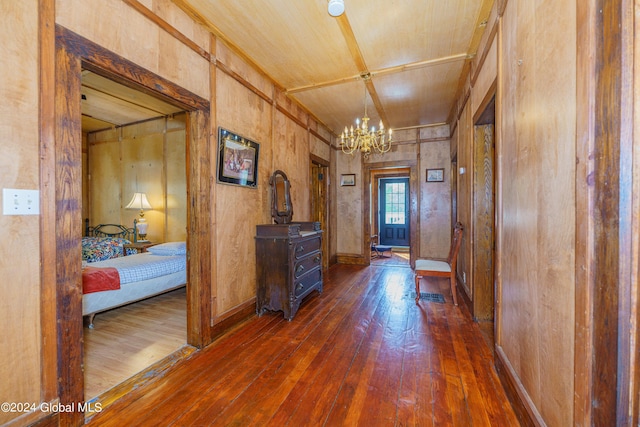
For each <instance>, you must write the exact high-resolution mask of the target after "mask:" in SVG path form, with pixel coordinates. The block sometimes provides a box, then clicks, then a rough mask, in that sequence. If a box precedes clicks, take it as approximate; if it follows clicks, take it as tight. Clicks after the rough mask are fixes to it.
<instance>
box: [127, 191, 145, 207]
mask: <svg viewBox="0 0 640 427" xmlns="http://www.w3.org/2000/svg"><path fill="white" fill-rule="evenodd" d="M125 209H140V210H144V209H151V205H150V204H149V200H148V199H147V195H146V193H134V194H133V198H132V199H131V201H130V202H129V204H128V205H127V206H126V207H125Z"/></svg>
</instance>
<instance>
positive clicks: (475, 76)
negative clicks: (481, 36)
mask: <svg viewBox="0 0 640 427" xmlns="http://www.w3.org/2000/svg"><path fill="white" fill-rule="evenodd" d="M485 31H487V29H486V28H485ZM496 34H498V20H497V19H496V20H495V21H493V25H492V26H491V28H489V36H488V37H487V44H486V45H485V46H484V49H483V50H482V53H481V54H480V58H479V59H478V66H477V67H476V69H475V70H473V74H472V75H471V87H474V86H475V85H476V80H477V79H478V75H480V71H481V70H482V66H483V65H484V62H485V61H486V59H487V55H489V51H490V50H491V45H492V44H493V41H494V39H495V37H496ZM496 65H497V64H496Z"/></svg>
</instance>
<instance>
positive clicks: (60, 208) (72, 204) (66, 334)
mask: <svg viewBox="0 0 640 427" xmlns="http://www.w3.org/2000/svg"><path fill="white" fill-rule="evenodd" d="M83 68H88V69H92V70H94V71H96V72H99V73H100V74H101V75H105V76H106V77H109V78H113V79H114V80H116V81H118V82H121V83H125V84H127V85H128V86H132V87H135V88H137V89H139V90H142V91H143V92H146V93H149V94H151V95H154V96H157V97H160V98H162V99H164V100H166V101H168V102H171V103H172V104H173V105H177V106H180V107H182V108H185V109H186V110H188V111H190V113H189V116H188V127H187V132H186V133H187V171H188V172H187V173H188V176H187V192H188V207H187V217H188V225H187V226H188V237H187V241H188V248H189V255H188V266H187V268H188V275H189V276H188V277H189V282H188V284H187V299H188V302H187V312H188V315H187V319H188V320H187V327H188V329H189V330H188V331H187V338H188V343H189V344H191V345H194V346H196V347H203V346H205V345H207V344H208V343H210V342H211V328H210V327H211V324H212V319H211V305H210V304H211V286H212V284H211V258H212V257H215V254H214V253H212V243H211V242H212V234H211V226H210V224H211V200H212V194H211V191H212V189H211V179H210V175H211V166H210V163H209V159H210V155H211V153H210V137H209V134H210V125H209V115H210V111H209V102H208V101H207V100H205V99H203V98H201V97H199V96H197V95H195V94H192V93H190V92H189V91H187V90H185V89H183V88H181V87H179V86H177V85H175V84H174V83H172V82H170V81H168V80H165V79H162V78H160V77H158V76H155V75H154V74H153V73H151V72H149V71H147V70H145V69H142V68H141V67H139V66H137V65H136V64H133V63H132V62H129V61H126V60H124V59H123V58H120V57H118V56H117V55H115V54H113V53H111V52H109V51H107V50H106V49H104V48H102V47H100V46H98V45H96V44H94V43H92V42H90V41H88V40H86V39H83V38H82V37H80V36H78V35H77V34H74V33H72V32H70V31H69V30H66V29H64V28H62V27H60V26H57V27H56V64H55V123H56V128H55V135H56V147H55V153H56V154H55V168H56V169H55V203H54V205H55V208H56V211H55V213H54V215H55V225H56V227H55V234H54V235H55V236H56V252H55V253H54V254H49V255H48V256H50V257H51V256H54V257H55V258H53V259H52V258H46V259H43V263H50V262H52V263H53V264H55V268H56V270H55V271H56V289H57V320H58V332H57V340H58V384H59V385H58V393H59V399H60V403H62V404H67V403H75V404H76V407H77V403H78V402H82V401H83V400H84V377H83V372H82V362H83V354H82V349H83V346H82V333H83V329H82V294H81V283H82V282H81V272H80V262H79V254H80V239H79V238H78V236H81V235H82V218H81V216H82V212H81V205H82V203H81V199H82V188H81V185H82V184H81V180H80V176H81V173H82V161H81V149H82V134H81V122H80V117H81V110H80V86H81V71H82V69H83ZM47 215H51V214H47ZM48 220H49V218H47V219H43V223H44V222H45V221H48ZM60 423H61V424H63V425H81V424H83V423H84V414H82V413H78V412H73V413H68V412H65V413H61V414H60Z"/></svg>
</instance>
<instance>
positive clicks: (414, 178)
mask: <svg viewBox="0 0 640 427" xmlns="http://www.w3.org/2000/svg"><path fill="white" fill-rule="evenodd" d="M417 146H418V154H417V158H420V151H419V150H420V144H417ZM382 169H406V170H408V171H409V215H410V218H409V227H410V231H409V236H410V238H409V265H410V266H411V267H412V268H413V266H414V265H415V261H416V257H417V256H418V248H419V245H418V242H419V240H420V239H419V236H420V218H419V213H418V193H419V192H420V182H419V176H420V173H419V172H418V162H417V160H397V161H385V162H377V163H364V164H363V170H362V175H363V178H362V179H363V183H362V188H363V190H362V218H363V222H364V224H363V232H364V235H363V237H364V238H363V239H362V251H363V252H362V253H363V254H364V257H365V260H366V264H365V265H369V263H370V262H371V250H370V249H371V248H370V246H369V245H370V243H369V236H371V227H370V224H369V221H368V218H371V192H370V191H369V188H370V185H371V178H372V177H371V175H372V171H375V170H382ZM338 261H339V262H340V260H338Z"/></svg>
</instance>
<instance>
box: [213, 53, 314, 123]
mask: <svg viewBox="0 0 640 427" xmlns="http://www.w3.org/2000/svg"><path fill="white" fill-rule="evenodd" d="M215 64H216V67H217V68H218V69H219V70H220V71H222V72H223V73H225V74H226V75H228V76H229V77H231V78H232V79H234V80H235V81H237V82H238V83H240V84H241V85H242V86H244V87H246V88H247V89H249V90H250V91H251V92H253V93H254V94H256V95H258V96H259V97H260V98H262V99H263V100H265V101H266V102H267V103H269V104H272V103H273V99H272V97H271V96H269V95H267V94H266V93H264V92H262V91H261V90H260V89H258V88H257V87H255V86H254V85H252V84H251V83H249V82H248V81H247V80H246V79H245V78H243V77H242V76H241V75H240V74H238V73H236V72H235V71H233V70H232V69H231V68H230V67H228V66H227V65H226V64H225V63H223V62H221V61H219V60H218V61H216V63H215ZM303 127H304V128H306V125H305V126H303Z"/></svg>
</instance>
